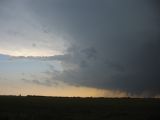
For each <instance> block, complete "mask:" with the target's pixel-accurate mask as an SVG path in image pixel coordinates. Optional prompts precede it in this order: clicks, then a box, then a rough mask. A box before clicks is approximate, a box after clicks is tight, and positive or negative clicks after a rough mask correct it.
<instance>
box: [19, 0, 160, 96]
mask: <svg viewBox="0 0 160 120" xmlns="http://www.w3.org/2000/svg"><path fill="white" fill-rule="evenodd" d="M26 4H27V5H28V8H29V9H28V10H29V11H30V12H32V15H33V16H34V20H35V21H38V23H39V24H41V26H43V27H42V29H43V33H47V34H50V35H52V34H53V35H54V34H55V33H56V35H57V36H58V35H60V36H61V37H62V38H63V40H65V49H64V51H63V54H60V55H53V56H48V57H47V56H46V57H43V56H42V57H34V56H31V57H28V59H39V60H50V61H59V62H60V63H61V66H62V68H63V70H62V71H59V72H58V71H56V70H54V69H51V70H50V71H49V74H48V75H51V76H52V77H51V79H50V81H52V80H58V81H63V82H65V83H67V84H70V85H75V86H87V87H94V88H100V89H109V90H118V91H124V92H127V93H128V94H129V95H131V96H132V95H144V96H149V97H154V96H156V95H159V94H160V9H159V6H160V2H159V1H158V0H100V1H98V0H67V1H65V0H45V1H44V0H34V1H32V0H28V1H27V2H26ZM54 41H56V40H55V39H54V40H53V42H51V43H52V44H54ZM32 45H33V46H34V47H36V46H37V45H36V43H34V44H32ZM54 47H55V46H54ZM54 49H56V48H54ZM21 58H25V59H27V58H26V57H21ZM55 72H56V74H55ZM34 82H35V83H37V81H34ZM38 84H39V83H38Z"/></svg>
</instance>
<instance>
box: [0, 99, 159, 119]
mask: <svg viewBox="0 0 160 120" xmlns="http://www.w3.org/2000/svg"><path fill="white" fill-rule="evenodd" d="M0 120H160V99H135V98H134V99H133V98H132V99H131V98H77V97H76V98H74V97H73V98H67V97H40V96H27V97H23V96H0Z"/></svg>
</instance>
